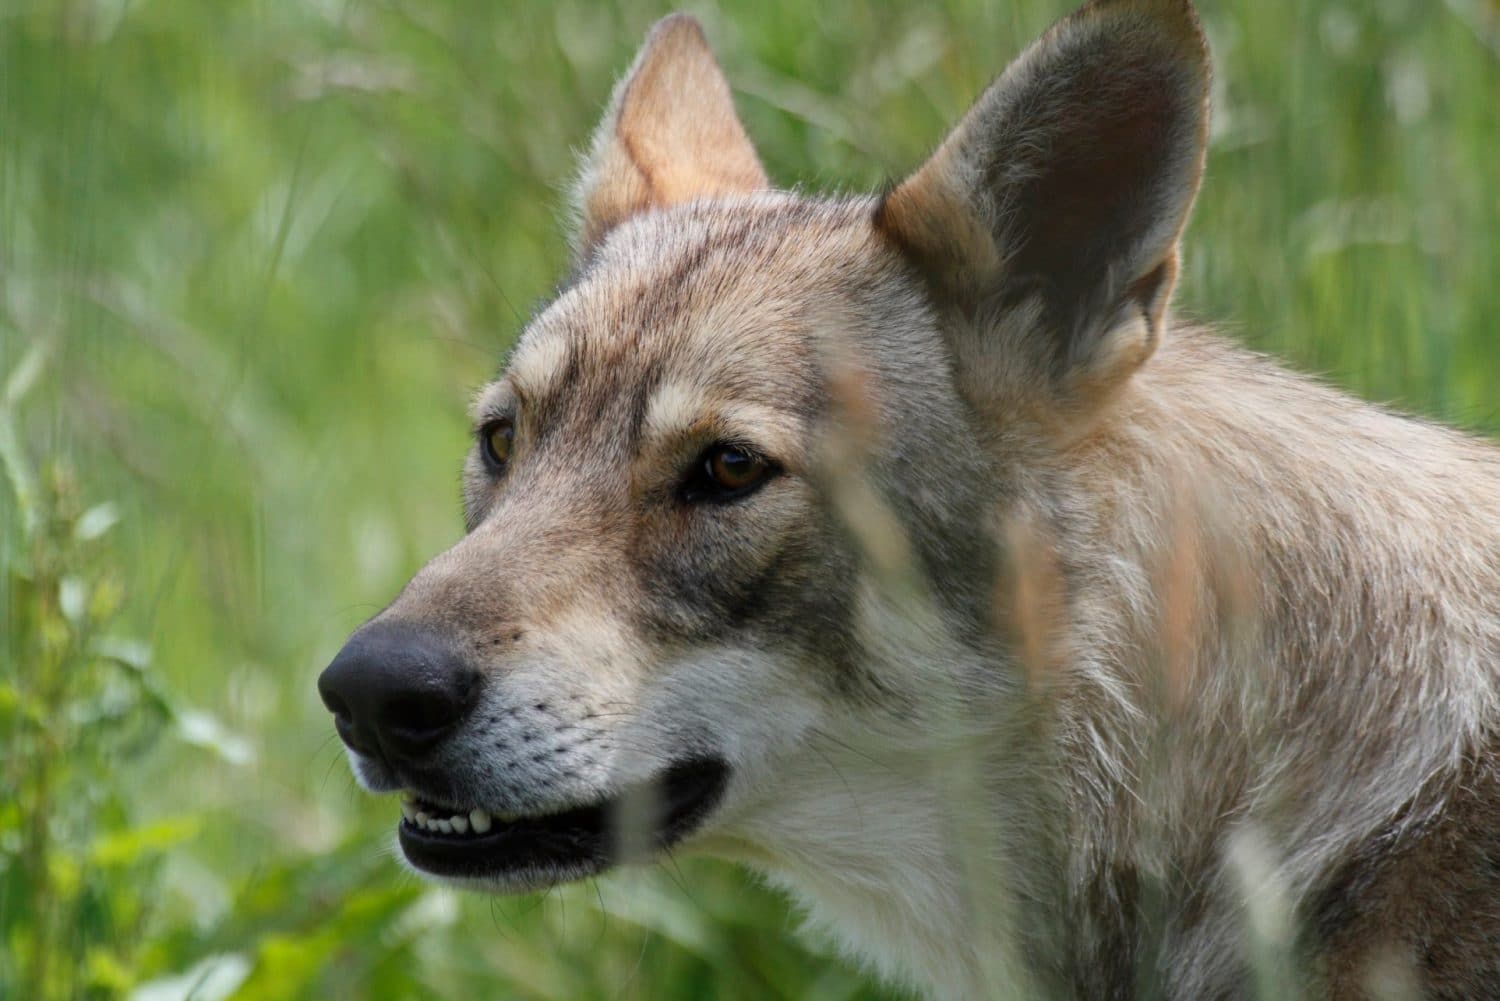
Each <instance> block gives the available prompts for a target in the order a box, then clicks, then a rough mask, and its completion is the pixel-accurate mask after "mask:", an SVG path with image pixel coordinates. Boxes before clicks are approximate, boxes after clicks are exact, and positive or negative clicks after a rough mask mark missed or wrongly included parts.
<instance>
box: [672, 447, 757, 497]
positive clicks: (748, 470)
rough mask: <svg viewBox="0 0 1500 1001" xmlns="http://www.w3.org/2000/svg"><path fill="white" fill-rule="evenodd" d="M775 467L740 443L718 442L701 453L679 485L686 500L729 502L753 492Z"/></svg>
mask: <svg viewBox="0 0 1500 1001" xmlns="http://www.w3.org/2000/svg"><path fill="white" fill-rule="evenodd" d="M776 471H777V467H776V465H775V464H774V463H772V462H771V461H770V460H769V459H767V458H766V457H765V456H763V455H759V454H758V453H756V452H754V451H752V450H750V449H748V448H745V447H743V446H740V445H728V444H718V445H715V446H713V447H712V448H710V449H709V450H708V451H706V452H704V453H703V455H702V456H701V457H699V459H698V463H697V466H696V467H695V468H694V469H693V470H691V471H690V473H689V474H688V478H687V481H686V482H685V483H684V484H683V487H682V497H683V499H684V500H686V501H690V502H698V501H710V502H712V501H720V502H722V501H731V500H736V499H738V498H740V497H744V496H746V495H747V494H750V493H753V492H754V491H755V490H757V489H758V488H759V487H760V486H761V485H763V484H764V483H765V482H766V481H767V480H769V479H770V478H771V477H772V476H773V475H775V473H776Z"/></svg>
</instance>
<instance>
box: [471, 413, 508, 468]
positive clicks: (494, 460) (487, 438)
mask: <svg viewBox="0 0 1500 1001" xmlns="http://www.w3.org/2000/svg"><path fill="white" fill-rule="evenodd" d="M515 437H516V426H515V424H513V423H512V422H511V420H510V418H508V417H507V418H503V419H501V420H498V421H491V422H490V423H488V424H486V425H485V426H484V427H482V428H480V430H479V442H480V446H481V447H482V448H483V450H484V458H485V461H486V462H488V463H489V464H490V466H491V467H493V468H495V469H503V468H504V467H505V464H506V463H507V462H509V461H510V446H511V443H512V442H513V441H515Z"/></svg>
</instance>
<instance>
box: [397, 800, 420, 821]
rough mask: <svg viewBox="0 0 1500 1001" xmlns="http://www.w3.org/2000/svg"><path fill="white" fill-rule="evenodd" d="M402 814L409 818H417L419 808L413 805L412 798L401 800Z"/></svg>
mask: <svg viewBox="0 0 1500 1001" xmlns="http://www.w3.org/2000/svg"><path fill="white" fill-rule="evenodd" d="M401 816H403V817H405V818H406V819H407V820H416V819H417V808H416V807H414V806H412V805H411V800H409V799H404V800H402V801H401Z"/></svg>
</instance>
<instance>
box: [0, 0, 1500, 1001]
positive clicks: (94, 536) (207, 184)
mask: <svg viewBox="0 0 1500 1001" xmlns="http://www.w3.org/2000/svg"><path fill="white" fill-rule="evenodd" d="M689 6H690V8H691V9H693V10H694V11H695V12H696V13H698V14H699V15H700V16H701V17H702V18H703V20H704V21H705V23H706V24H707V26H708V30H709V34H710V36H711V37H712V38H713V39H714V41H715V43H716V46H717V47H718V49H719V51H720V52H721V54H722V57H723V61H724V63H725V65H726V69H727V71H728V73H729V75H730V77H731V79H732V80H733V82H734V84H735V86H736V88H737V94H738V99H739V103H740V107H741V110H742V113H743V115H744V117H745V119H746V122H747V125H748V127H749V129H750V131H751V133H752V134H753V135H755V136H756V137H757V139H758V140H759V141H760V143H761V145H762V150H763V153H764V158H765V161H766V164H767V166H768V168H769V169H770V171H771V173H772V175H773V176H775V177H776V178H778V180H780V181H781V182H783V183H785V184H788V185H793V184H795V185H799V186H801V187H804V188H806V189H809V190H812V189H830V188H831V189H855V188H869V187H873V186H876V185H878V184H880V183H882V182H883V181H885V180H886V179H888V178H890V177H897V176H900V174H901V173H902V172H903V171H905V170H907V169H909V168H910V167H911V166H913V165H914V164H915V163H917V162H918V161H919V160H920V158H921V157H922V155H923V154H924V153H925V152H926V151H927V150H928V149H929V148H930V147H931V146H932V145H933V144H934V143H935V142H936V141H937V139H938V138H939V137H940V135H941V133H942V130H943V128H944V127H945V126H946V124H947V123H949V122H951V121H952V120H953V119H954V118H955V117H956V116H957V115H958V114H959V113H961V112H962V110H963V108H964V107H965V106H966V105H967V103H968V101H969V100H970V99H972V97H973V96H974V94H976V93H977V92H978V90H979V89H980V88H981V87H982V86H983V85H984V84H985V82H987V80H988V79H989V78H990V77H991V76H992V74H993V73H994V72H996V71H997V70H998V69H999V68H1000V67H1001V65H1002V64H1003V62H1004V61H1005V59H1007V58H1008V57H1009V56H1010V55H1012V54H1014V53H1015V52H1016V51H1018V50H1019V48H1020V47H1021V46H1022V45H1023V44H1024V43H1025V42H1027V41H1028V40H1029V39H1031V38H1032V37H1034V36H1035V35H1036V34H1037V33H1038V32H1039V31H1041V30H1042V29H1043V28H1044V27H1045V26H1046V25H1047V24H1048V23H1049V22H1050V21H1051V20H1052V19H1054V18H1055V17H1056V16H1058V15H1060V14H1062V13H1063V12H1064V11H1065V10H1066V9H1067V7H1068V6H1070V4H1069V2H1068V0H1006V2H1003V3H1001V2H993V0H987V2H983V3H981V2H978V0H936V2H932V3H923V4H915V3H913V4H907V5H900V6H890V5H871V4H868V3H858V2H855V0H827V2H822V3H818V4H804V3H794V2H792V0H763V2H760V3H754V4H751V3H748V2H743V0H736V2H734V3H726V4H725V5H724V6H723V7H711V6H705V5H702V4H696V3H694V4H690V5H689ZM1200 6H1201V7H1202V8H1203V12H1204V16H1205V20H1206V23H1207V26H1208V28H1209V31H1210V34H1211V36H1212V39H1213V42H1214V48H1215V56H1216V60H1217V83H1216V92H1215V103H1216V126H1215V131H1214V137H1213V148H1212V153H1211V158H1210V164H1209V174H1208V178H1207V187H1206V189H1205V192H1204V196H1203V198H1202V200H1201V202H1200V206H1199V211H1198V214H1197V217H1196V221H1195V223H1194V226H1193V228H1192V230H1191V231H1190V233H1189V237H1188V246H1187V256H1186V268H1185V272H1184V276H1183V286H1182V292H1181V295H1180V301H1181V303H1182V307H1181V308H1182V310H1183V311H1184V312H1186V313H1188V314H1191V315H1196V316H1201V317H1204V318H1208V319H1215V320H1222V321H1225V322H1226V323H1227V324H1228V325H1229V327H1228V329H1229V330H1230V332H1231V333H1233V334H1235V335H1236V336H1241V337H1243V338H1244V339H1246V340H1247V341H1249V342H1250V343H1252V344H1254V345H1256V346H1259V347H1263V348H1265V349H1267V350H1273V351H1276V352H1279V353H1282V354H1285V355H1286V356H1288V357H1290V358H1291V359H1292V360H1293V361H1294V362H1295V363H1297V364H1299V365H1300V366H1302V367H1305V368H1311V369H1313V370H1316V371H1319V372H1323V373H1326V374H1327V375H1328V376H1329V378H1331V379H1333V380H1334V381H1337V382H1339V383H1340V384H1342V385H1345V386H1347V387H1349V388H1350V389H1352V390H1354V391H1356V392H1359V393H1361V394H1364V395H1366V396H1371V397H1375V398H1379V399H1382V400H1389V401H1394V402H1396V403H1397V404H1399V405H1401V406H1403V407H1407V408H1410V409H1415V410H1418V411H1421V412H1425V413H1428V414H1432V415H1434V416H1437V417H1439V418H1442V419H1445V420H1449V421H1453V422H1457V423H1461V424H1466V425H1469V426H1474V427H1478V428H1481V429H1486V430H1495V429H1496V428H1500V411H1497V409H1496V403H1495V401H1496V400H1500V361H1497V358H1496V351H1495V347H1496V343H1497V342H1496V337H1497V330H1496V326H1495V324H1496V322H1497V317H1500V282H1497V281H1496V280H1495V279H1496V276H1497V275H1500V247H1497V242H1500V241H1497V238H1496V234H1497V233H1500V185H1496V184H1495V167H1494V164H1495V160H1496V156H1497V153H1500V116H1497V115H1496V113H1495V109H1496V107H1497V101H1500V6H1497V5H1496V3H1495V0H1441V2H1434V0H1361V2H1359V3H1354V2H1349V3H1341V2H1336V0H1335V2H1323V3H1312V2H1310V0H1262V2H1260V3H1257V4H1254V5H1248V4H1242V5H1229V4H1225V3H1218V2H1214V0H1202V3H1201V4H1200ZM666 10H667V8H666V7H665V6H664V5H662V4H659V3H656V2H647V0H626V2H624V3H621V4H618V5H614V6H610V7H600V6H597V5H594V4H588V3H584V2H582V0H547V2H543V0H507V2H491V0H222V2H213V3H203V2H193V0H134V2H131V0H9V2H5V0H0V379H8V380H10V381H9V383H8V385H9V386H10V388H9V389H7V390H6V392H7V397H6V402H5V418H4V420H5V423H4V425H3V437H0V446H3V452H4V456H5V461H6V465H7V474H8V484H9V486H8V488H7V489H6V490H3V491H0V497H3V501H0V503H3V504H4V507H0V523H3V530H0V604H3V607H4V609H5V616H6V618H5V623H4V635H3V638H0V651H3V656H4V663H3V664H0V739H3V742H4V759H3V761H0V783H3V785H0V867H3V869H0V935H3V939H0V996H3V997H6V998H9V997H25V998H48V997H64V996H99V997H134V998H136V999H137V1001H167V999H173V998H176V999H181V998H186V997H190V996H191V997H194V998H197V999H199V1001H204V999H212V998H223V997H230V996H233V997H237V998H267V999H269V998H278V999H279V998H332V997H337V998H369V999H396V998H410V997H444V998H459V997H469V996H474V995H481V996H486V997H491V996H505V997H524V998H567V999H572V998H622V997H632V998H661V997H693V998H709V997H713V998H726V999H729V998H764V997H788V998H791V997H797V998H804V997H807V998H830V999H833V998H856V997H866V998H868V997H875V996H880V994H879V992H878V991H877V990H876V989H875V988H873V987H870V986H868V985H867V984H865V983H864V982H862V981H861V980H860V979H859V978H858V977H857V976H855V975H854V974H852V973H850V972H848V971H847V970H846V969H845V968H844V967H843V966H842V965H841V964H840V963H839V962H838V961H836V960H835V959H833V958H831V957H830V956H829V955H827V954H826V953H825V952H824V951H822V948H821V946H820V945H819V943H818V941H817V940H816V939H809V938H807V937H804V936H801V935H798V934H795V933H792V932H791V930H790V929H791V927H792V926H793V925H794V923H795V919H794V918H792V917H790V916H789V915H788V911H787V908H786V905H785V903H784V902H783V901H782V900H781V899H780V898H779V897H778V896H776V895H775V894H772V893H770V892H769V891H767V890H765V889H764V888H761V887H759V886H758V885H756V884H755V883H754V882H753V881H751V880H750V879H748V878H747V877H745V876H744V875H743V874H741V873H738V872H736V871H735V870H732V869H730V868H729V867H726V866H721V865H717V864H713V863H707V862H699V861H692V860H687V861H684V862H683V863H682V864H681V866H680V867H679V866H678V865H677V864H676V863H675V862H673V863H669V864H666V865H663V866H660V867H657V868H656V869H652V870H645V871H630V872H623V873H619V874H616V875H613V876H610V877H608V878H605V879H603V880H599V881H596V882H595V883H591V884H588V885H583V886H578V887H570V888H566V889H563V890H560V891H555V892H554V893H552V894H549V895H547V896H546V897H544V898H531V899H525V900H504V901H488V900H483V899H478V898H458V897H454V896H452V895H449V894H446V893H441V892H438V891H434V890H431V889H429V888H426V887H424V886H423V885H422V884H420V883H418V882H417V881H415V880H414V879H412V878H410V877H408V876H406V875H405V874H403V872H402V871H401V870H400V868H399V866H398V865H397V864H396V863H395V861H394V860H393V859H392V858H391V852H390V849H389V847H388V845H389V839H390V831H391V825H392V823H393V818H394V815H395V813H394V809H393V808H392V806H391V804H389V803H385V802H378V801H372V800H371V799H370V798H368V797H363V796H361V795H358V794H357V793H356V792H355V791H354V790H353V787H352V782H351V780H350V778H349V777H348V774H347V769H346V768H345V767H344V765H343V762H342V759H341V756H340V753H339V751H338V748H337V746H336V743H335V742H334V740H333V739H332V733H331V728H330V727H329V726H328V721H327V717H326V714H325V713H324V712H323V711H322V709H321V707H320V705H319V704H318V702H317V698H316V695H315V693H314V690H313V684H312V682H313V679H314V677H315V674H316V672H317V670H318V669H319V667H320V666H321V665H322V664H324V663H326V661H327V660H328V658H329V657H330V656H331V655H332V653H333V652H334V651H335V650H336V649H337V648H338V645H339V644H340V643H341V642H342V639H343V638H344V636H345V635H346V634H347V632H348V631H349V629H350V628H351V627H353V626H354V625H356V624H357V623H358V622H359V621H361V620H362V619H363V618H364V617H366V616H367V615H369V614H370V613H371V612H373V611H374V610H375V609H376V608H378V607H379V605H380V603H381V602H383V601H385V600H387V599H388V598H389V596H390V595H391V594H392V593H394V591H395V589H396V588H397V587H398V586H399V584H400V583H401V582H402V581H403V580H404V579H405V578H406V577H407V575H408V574H410V573H411V572H412V571H413V570H414V569H415V568H416V567H417V566H419V565H420V563H421V561H422V560H423V559H424V558H425V557H426V556H428V555H430V554H432V553H434V552H437V551H438V550H439V549H441V548H443V547H444V546H445V545H446V544H448V543H449V542H451V541H452V539H453V538H455V537H456V536H457V534H458V533H459V532H460V530H461V526H460V521H459V516H458V505H457V499H456V498H457V489H456V485H455V480H456V470H457V468H458V463H459V460H460V456H461V454H462V452H463V450H464V448H465V445H466V437H465V427H464V417H463V402H464V398H465V395H466V394H467V393H468V392H469V391H470V390H471V389H472V388H473V387H474V386H476V385H477V384H478V383H480V382H481V381H482V380H483V379H484V378H485V377H486V376H488V375H489V374H490V373H491V372H492V370H493V369H494V367H495V365H496V363H497V361H498V359H499V358H500V356H501V354H502V353H503V351H504V348H505V347H506V345H507V344H508V343H509V342H510V340H511V338H512V337H513V336H514V335H515V333H516V332H517V330H518V329H519V328H520V326H521V325H522V323H523V322H524V317H525V314H526V311H527V309H528V308H529V303H531V302H532V301H533V300H535V299H536V298H537V297H538V296H539V295H541V294H544V293H545V292H546V291H547V290H548V288H549V285H550V283H551V282H552V281H554V280H555V279H556V277H557V276H558V275H559V274H560V269H561V267H562V262H563V257H564V248H565V233H564V230H563V228H562V224H561V223H560V221H559V220H560V219H561V218H562V217H563V215H564V213H563V211H562V209H563V206H564V205H565V202H566V199H565V197H564V195H563V192H564V189H565V185H566V181H567V179H568V178H569V176H570V174H571V171H572V169H573V156H574V150H576V149H577V148H579V147H580V146H581V145H582V144H583V143H584V142H585V141H586V139H587V137H588V135H589V132H590V130H591V129H592V127H593V124H594V120H595V118H596V116H597V115H598V113H599V110H600V108H601V105H602V103H603V101H604V99H605V97H606V95H607V94H608V92H609V88H610V86H611V83H612V81H613V78H614V76H615V74H616V73H618V72H619V71H620V70H621V69H622V68H623V67H624V66H625V65H627V64H628V61H629V58H630V56H631V54H632V52H633V49H634V47H635V45H636V44H637V43H638V41H639V39H640V37H641V35H642V34H643V32H644V30H645V28H646V27H647V26H648V25H649V24H650V23H651V21H652V20H654V19H655V18H656V17H658V16H660V15H661V14H663V13H665V12H666ZM27 389H29V390H30V391H29V393H27V392H26V390H27ZM23 398H24V399H23ZM18 470H19V472H18ZM101 503H102V506H101ZM111 526H113V528H112V530H110V529H111ZM148 651H149V652H150V655H149V656H148ZM164 693H171V694H170V696H168V695H166V694H164Z"/></svg>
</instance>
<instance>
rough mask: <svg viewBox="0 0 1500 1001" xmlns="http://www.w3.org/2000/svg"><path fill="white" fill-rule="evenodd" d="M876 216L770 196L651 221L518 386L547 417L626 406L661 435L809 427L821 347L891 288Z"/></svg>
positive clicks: (510, 378)
mask: <svg viewBox="0 0 1500 1001" xmlns="http://www.w3.org/2000/svg"><path fill="white" fill-rule="evenodd" d="M870 209H871V204H870V203H869V202H866V201H849V202H818V201H806V200H802V199H798V198H795V197H793V196H789V195H772V194H765V195H753V196H747V197H743V198H734V199H724V200H717V201H713V202H700V203H695V204H691V205H686V206H682V207H678V208H674V209H671V210H668V211H660V212H652V213H647V214H645V215H642V216H640V217H638V218H635V219H633V220H631V221H629V222H627V223H625V224H623V225H621V226H619V227H618V228H616V229H615V230H614V231H612V232H611V233H610V235H609V237H608V238H607V239H606V240H605V242H604V243H603V244H602V245H601V246H600V247H598V248H597V250H596V251H595V253H594V254H593V256H592V257H591V258H590V259H589V260H588V261H587V262H586V263H585V265H584V267H583V268H582V269H581V270H580V272H579V273H578V274H577V275H576V276H575V277H574V279H573V280H572V281H571V283H570V284H569V285H567V286H566V287H565V289H564V290H563V292H562V293H561V294H560V295H559V296H558V297H557V299H556V300H555V301H554V302H553V303H552V304H551V305H550V306H549V307H547V308H546V309H545V310H543V311H542V313H541V314H540V315H539V316H538V317H537V319H536V320H535V321H534V322H533V324H532V325H531V326H530V327H529V328H528V329H527V331H526V332H525V333H524V334H523V336H522V339H521V341H520V343H519V344H518V346H517V348H516V351H515V353H514V355H513V357H512V360H511V363H510V365H509V368H508V371H507V374H506V377H505V380H504V383H505V385H506V386H507V387H508V388H509V390H510V391H513V392H514V393H515V394H516V395H517V396H519V397H520V399H521V401H522V403H523V405H524V406H526V407H527V408H528V409H534V410H535V411H537V412H539V413H548V414H551V415H553V416H556V415H557V414H558V413H559V412H560V411H567V412H571V413H574V414H581V415H593V416H595V417H597V416H600V415H602V414H603V413H605V412H615V411H616V410H617V409H618V408H619V407H622V406H623V407H628V408H629V411H630V414H629V416H630V418H631V422H632V424H634V425H644V426H645V427H646V429H647V430H648V431H649V432H653V433H661V434H666V433H670V432H671V431H673V430H675V429H677V428H679V427H681V426H684V425H690V424H691V423H692V422H693V421H695V420H698V419H700V418H701V416H702V415H703V414H704V413H708V412H714V411H729V410H735V411H737V415H738V419H739V420H740V421H741V422H749V423H754V422H757V421H760V422H763V423H769V422H767V421H765V418H766V416H767V412H768V411H771V410H775V411H780V412H782V413H786V412H791V413H792V414H793V415H796V416H801V417H809V416H811V410H812V409H813V408H815V407H816V406H817V400H818V396H819V393H818V386H817V385H816V380H817V378H818V372H819V371H820V368H821V365H820V359H819V352H820V351H821V350H822V349H821V347H820V344H819V338H820V337H821V336H824V335H825V334H826V333H829V332H837V331H840V330H848V329H851V328H852V327H853V326H855V324H853V323H852V322H851V318H850V316H849V310H850V308H851V304H852V303H856V302H858V301H860V300H862V299H864V298H868V296H869V295H872V294H875V291H876V290H877V289H878V288H880V287H881V286H882V285H883V284H888V279H889V275H888V274H882V272H883V270H884V267H885V266H883V264H882V262H885V261H886V260H887V259H888V258H891V257H892V256H893V255H891V254H890V253H889V252H888V251H887V252H884V253H881V252H878V251H877V252H876V253H873V254H872V252H871V248H872V246H874V247H877V248H882V249H883V245H882V244H881V241H880V238H879V236H878V234H876V233H875V231H874V229H873V227H872V226H871V224H870V222H869V218H870ZM886 266H888V265H886ZM504 391H506V390H504V389H499V388H493V387H492V389H491V390H489V391H487V392H486V393H485V394H482V397H483V398H482V400H481V404H480V408H481V409H483V400H484V399H488V398H490V397H491V396H493V395H495V394H499V393H502V392H504Z"/></svg>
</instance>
